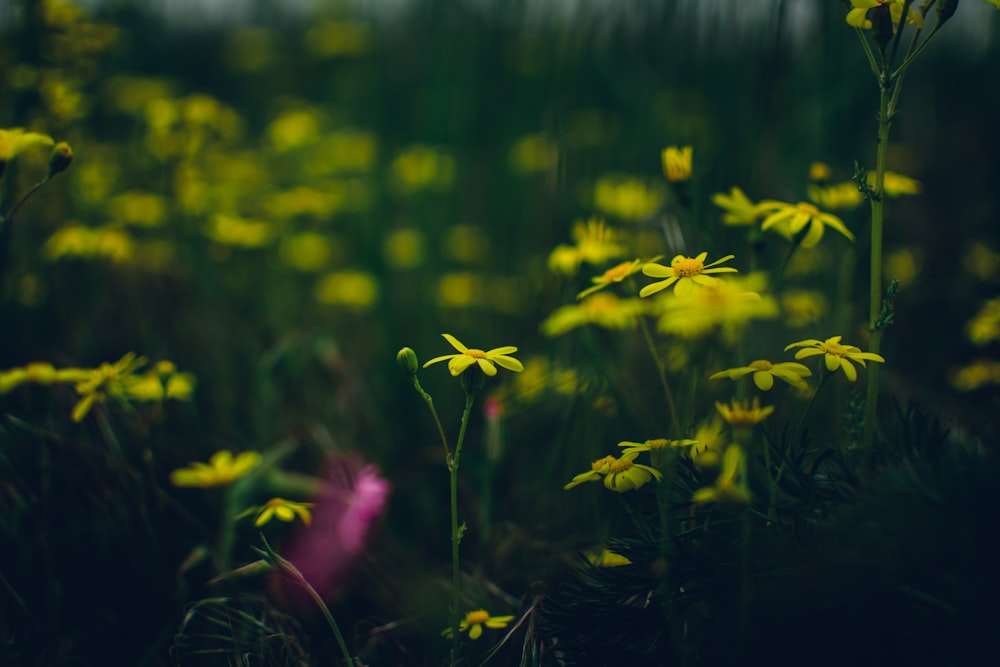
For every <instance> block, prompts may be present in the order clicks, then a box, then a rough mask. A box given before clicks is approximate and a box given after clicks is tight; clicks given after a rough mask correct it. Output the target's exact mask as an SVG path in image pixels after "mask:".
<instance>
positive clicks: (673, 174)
mask: <svg viewBox="0 0 1000 667" xmlns="http://www.w3.org/2000/svg"><path fill="white" fill-rule="evenodd" d="M693 152H694V149H693V148H692V147H691V146H685V147H684V148H678V147H677V146H668V147H666V148H664V149H663V152H662V153H661V157H662V158H663V174H664V176H666V177H667V180H668V181H671V182H674V183H676V182H678V181H686V180H688V179H689V178H691V159H692V154H693Z"/></svg>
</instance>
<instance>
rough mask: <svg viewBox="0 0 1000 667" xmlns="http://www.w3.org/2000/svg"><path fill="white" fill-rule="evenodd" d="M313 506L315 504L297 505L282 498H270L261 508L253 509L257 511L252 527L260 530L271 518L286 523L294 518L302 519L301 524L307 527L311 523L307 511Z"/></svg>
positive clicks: (310, 516) (310, 517)
mask: <svg viewBox="0 0 1000 667" xmlns="http://www.w3.org/2000/svg"><path fill="white" fill-rule="evenodd" d="M314 506H315V503H297V502H294V501H291V500H285V499H284V498H271V499H270V500H268V501H267V502H266V503H264V506H263V507H260V508H255V509H257V510H258V511H257V518H256V519H254V522H253V525H255V526H257V527H258V528H260V527H261V526H263V525H264V524H265V523H267V522H268V521H270V520H271V519H273V518H276V519H279V520H280V521H284V522H286V523H287V522H290V521H295V517H299V518H300V519H302V523H304V524H306V525H307V526H308V525H309V524H310V523H312V514H311V513H310V511H309V509H310V508H312V507H314Z"/></svg>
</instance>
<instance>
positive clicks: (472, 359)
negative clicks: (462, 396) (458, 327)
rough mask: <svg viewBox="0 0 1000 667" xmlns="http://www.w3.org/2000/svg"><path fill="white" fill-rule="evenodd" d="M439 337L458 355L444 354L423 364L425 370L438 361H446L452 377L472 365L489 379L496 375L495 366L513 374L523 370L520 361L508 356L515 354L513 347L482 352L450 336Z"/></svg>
mask: <svg viewBox="0 0 1000 667" xmlns="http://www.w3.org/2000/svg"><path fill="white" fill-rule="evenodd" d="M441 335H442V336H444V339H445V340H446V341H448V342H449V343H450V344H451V346H452V347H453V348H455V349H456V350H458V354H445V355H442V356H440V357H434V358H433V359H431V360H430V361H428V362H427V363H426V364H424V368H427V367H428V366H430V365H431V364H436V363H437V362H439V361H445V360H448V371H449V372H450V373H451V374H452V376H453V377H458V376H459V375H461V374H462V373H463V372H464V371H465V370H466V369H468V368H470V367H472V366H474V365H478V366H479V370H481V371H482V372H483V373H484V374H486V375H489V376H490V377H493V376H494V375H496V374H497V366H500V367H501V368H506V369H507V370H509V371H514V372H515V373H520V372H521V371H523V370H524V366H523V365H522V364H521V362H520V361H518V360H517V359H515V358H514V357H511V356H508V355H511V354H513V353H515V352H517V348H516V347H514V346H513V345H506V346H504V347H495V348H493V349H492V350H486V351H485V352H484V351H483V350H479V349H476V348H468V347H466V346H465V345H463V344H462V343H461V342H459V340H458V339H457V338H455V337H454V336H452V335H451V334H441Z"/></svg>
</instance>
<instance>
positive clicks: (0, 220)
mask: <svg viewBox="0 0 1000 667" xmlns="http://www.w3.org/2000/svg"><path fill="white" fill-rule="evenodd" d="M50 179H51V176H46V177H45V178H43V179H42V180H40V181H38V182H37V183H35V184H34V185H33V186H32V188H31V189H30V190H28V191H27V192H25V193H24V196H23V197H21V198H20V199H18V200H17V203H16V204H14V206H12V207H11V209H10V210H9V211H7V213H6V215H0V227H3V225H4V224H6V223H8V222H10V221H11V219H13V217H14V214H15V213H17V212H18V210H19V209H20V208H21V207H22V206H24V204H25V202H27V201H28V200H29V199H31V196H32V195H33V194H35V193H36V192H38V190H39V188H41V187H42V186H43V185H45V184H46V183H48V182H49V180H50Z"/></svg>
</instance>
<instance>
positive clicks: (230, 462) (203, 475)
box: [170, 449, 261, 487]
mask: <svg viewBox="0 0 1000 667" xmlns="http://www.w3.org/2000/svg"><path fill="white" fill-rule="evenodd" d="M260 459H261V457H260V454H259V453H257V452H241V453H240V454H238V455H237V456H235V457H234V456H233V453H232V452H231V451H229V450H228V449H223V450H221V451H218V452H216V453H214V454H212V458H210V459H209V460H208V463H201V462H200V461H199V462H195V463H192V464H191V465H190V466H188V467H187V468H178V469H177V470H175V471H173V472H172V473H170V481H171V482H172V483H173V485H174V486H198V487H208V486H225V485H227V484H232V483H233V482H235V481H236V480H238V479H239V478H241V477H243V476H244V475H246V474H247V473H248V472H250V471H251V470H253V469H254V468H255V467H256V466H257V465H258V464H259V463H260Z"/></svg>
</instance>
